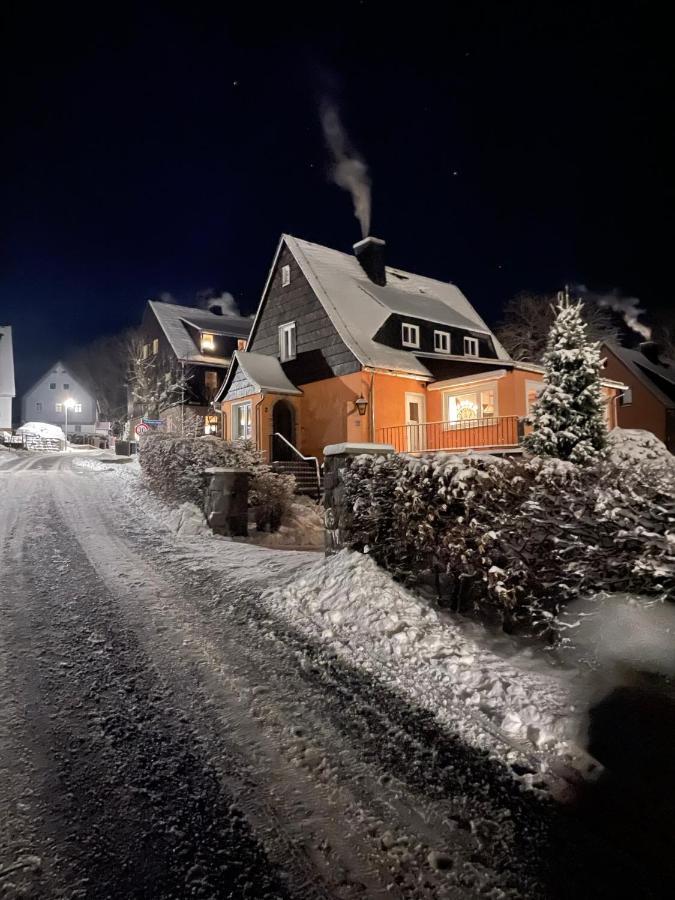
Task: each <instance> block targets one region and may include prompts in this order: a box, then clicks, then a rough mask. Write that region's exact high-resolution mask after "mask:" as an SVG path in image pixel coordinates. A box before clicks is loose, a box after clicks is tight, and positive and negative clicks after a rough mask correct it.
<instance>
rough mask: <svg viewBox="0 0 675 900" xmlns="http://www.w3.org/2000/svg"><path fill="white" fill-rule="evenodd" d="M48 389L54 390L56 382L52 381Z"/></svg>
mask: <svg viewBox="0 0 675 900" xmlns="http://www.w3.org/2000/svg"><path fill="white" fill-rule="evenodd" d="M49 390H50V391H55V390H56V382H55V381H52V383H51V384H50V385H49Z"/></svg>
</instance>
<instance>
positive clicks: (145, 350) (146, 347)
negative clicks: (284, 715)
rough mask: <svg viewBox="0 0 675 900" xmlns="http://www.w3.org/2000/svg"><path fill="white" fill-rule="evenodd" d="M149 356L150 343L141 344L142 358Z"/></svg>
mask: <svg viewBox="0 0 675 900" xmlns="http://www.w3.org/2000/svg"><path fill="white" fill-rule="evenodd" d="M148 356H150V344H143V359H147V358H148Z"/></svg>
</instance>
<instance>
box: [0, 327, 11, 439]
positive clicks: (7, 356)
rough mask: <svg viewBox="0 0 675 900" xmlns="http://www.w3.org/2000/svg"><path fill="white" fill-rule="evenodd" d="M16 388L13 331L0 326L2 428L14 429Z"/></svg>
mask: <svg viewBox="0 0 675 900" xmlns="http://www.w3.org/2000/svg"><path fill="white" fill-rule="evenodd" d="M14 396H15V388H14V351H13V349H12V329H11V328H10V326H9V325H0V428H2V429H7V430H8V431H9V430H10V429H11V427H12V400H13V398H14Z"/></svg>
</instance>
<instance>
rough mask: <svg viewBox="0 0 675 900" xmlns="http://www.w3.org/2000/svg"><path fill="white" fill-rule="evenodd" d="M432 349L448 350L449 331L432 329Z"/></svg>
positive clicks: (446, 351) (444, 351) (439, 351)
mask: <svg viewBox="0 0 675 900" xmlns="http://www.w3.org/2000/svg"><path fill="white" fill-rule="evenodd" d="M434 351H435V352H436V353H449V352H450V332H449V331H434Z"/></svg>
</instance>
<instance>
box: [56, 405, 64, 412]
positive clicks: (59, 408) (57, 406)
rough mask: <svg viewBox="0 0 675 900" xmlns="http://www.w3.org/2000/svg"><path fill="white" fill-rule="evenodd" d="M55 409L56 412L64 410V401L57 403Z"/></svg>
mask: <svg viewBox="0 0 675 900" xmlns="http://www.w3.org/2000/svg"><path fill="white" fill-rule="evenodd" d="M54 409H55V410H56V412H63V403H55V404H54Z"/></svg>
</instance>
